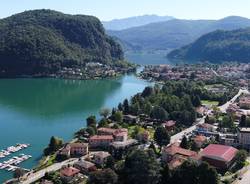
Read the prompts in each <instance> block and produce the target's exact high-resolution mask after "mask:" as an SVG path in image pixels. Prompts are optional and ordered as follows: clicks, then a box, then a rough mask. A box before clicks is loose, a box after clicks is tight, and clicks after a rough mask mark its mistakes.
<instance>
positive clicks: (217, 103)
mask: <svg viewBox="0 0 250 184" xmlns="http://www.w3.org/2000/svg"><path fill="white" fill-rule="evenodd" d="M201 103H202V104H203V105H214V106H218V105H219V102H218V101H210V100H202V101H201Z"/></svg>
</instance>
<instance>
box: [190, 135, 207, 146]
mask: <svg viewBox="0 0 250 184" xmlns="http://www.w3.org/2000/svg"><path fill="white" fill-rule="evenodd" d="M193 141H194V142H195V144H196V145H197V147H198V148H201V147H202V145H204V144H205V143H206V141H207V138H206V137H205V136H203V135H197V136H196V137H195V138H193Z"/></svg>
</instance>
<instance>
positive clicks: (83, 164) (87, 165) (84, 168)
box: [74, 160, 97, 174]
mask: <svg viewBox="0 0 250 184" xmlns="http://www.w3.org/2000/svg"><path fill="white" fill-rule="evenodd" d="M74 167H75V168H77V169H78V170H79V171H80V172H81V173H83V174H87V173H89V172H92V171H96V170H97V168H96V166H95V164H93V163H92V162H88V161H85V160H80V161H78V162H76V163H75V164H74Z"/></svg>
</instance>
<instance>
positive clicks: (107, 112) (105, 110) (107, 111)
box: [100, 108, 111, 119]
mask: <svg viewBox="0 0 250 184" xmlns="http://www.w3.org/2000/svg"><path fill="white" fill-rule="evenodd" d="M110 113H111V111H110V109H109V108H102V109H101V110H100V115H101V116H103V117H104V118H105V119H106V118H107V117H108V116H109V115H110Z"/></svg>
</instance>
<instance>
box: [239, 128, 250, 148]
mask: <svg viewBox="0 0 250 184" xmlns="http://www.w3.org/2000/svg"><path fill="white" fill-rule="evenodd" d="M238 140H239V144H240V145H242V146H244V147H250V128H239V129H238Z"/></svg>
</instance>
